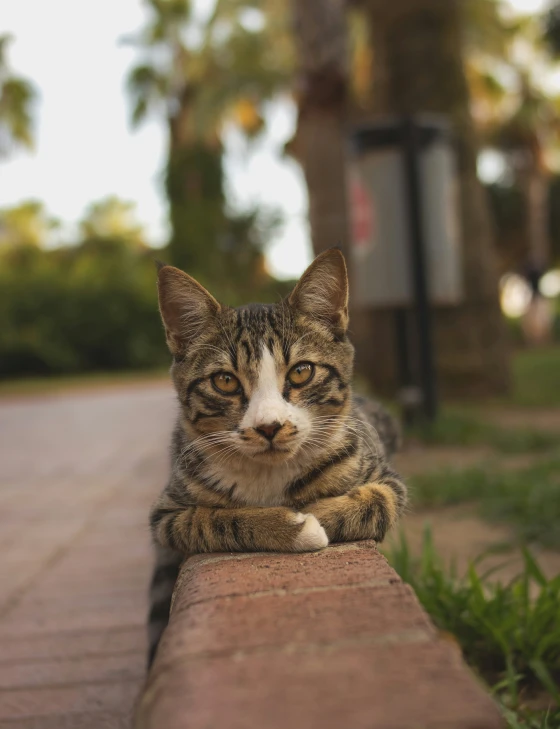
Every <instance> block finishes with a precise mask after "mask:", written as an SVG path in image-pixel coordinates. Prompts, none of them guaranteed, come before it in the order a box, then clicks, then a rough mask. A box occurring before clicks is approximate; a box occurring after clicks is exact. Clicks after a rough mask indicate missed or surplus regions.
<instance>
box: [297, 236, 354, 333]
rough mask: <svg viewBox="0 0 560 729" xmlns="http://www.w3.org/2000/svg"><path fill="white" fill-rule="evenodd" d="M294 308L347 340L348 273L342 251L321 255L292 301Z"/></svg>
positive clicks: (332, 250) (307, 272) (312, 265)
mask: <svg viewBox="0 0 560 729" xmlns="http://www.w3.org/2000/svg"><path fill="white" fill-rule="evenodd" d="M288 302H289V304H290V305H291V306H293V307H294V308H296V309H298V310H299V311H301V312H302V313H304V314H307V315H308V316H310V317H314V318H317V319H319V320H321V321H322V322H324V323H325V324H326V325H327V326H328V327H329V328H330V329H332V330H333V332H334V334H335V336H337V337H343V336H344V335H345V334H346V331H347V329H348V273H347V270H346V262H345V260H344V256H343V255H342V253H341V252H340V251H339V250H338V248H331V249H329V250H328V251H325V252H324V253H321V254H320V255H318V256H317V258H316V259H315V260H314V261H313V263H312V264H311V265H310V266H309V268H308V269H307V270H306V271H305V273H304V274H303V276H302V277H301V278H300V280H299V283H298V284H297V286H296V287H295V289H294V290H293V291H292V293H291V294H290V296H289V297H288Z"/></svg>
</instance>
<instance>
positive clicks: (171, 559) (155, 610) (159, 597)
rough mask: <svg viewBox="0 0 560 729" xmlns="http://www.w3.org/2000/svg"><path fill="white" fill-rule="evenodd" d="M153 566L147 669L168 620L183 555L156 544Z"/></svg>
mask: <svg viewBox="0 0 560 729" xmlns="http://www.w3.org/2000/svg"><path fill="white" fill-rule="evenodd" d="M155 557H156V560H155V566H154V573H153V576H152V581H151V583H150V612H149V616H148V669H149V668H150V666H151V665H152V662H153V660H154V658H155V655H156V651H157V647H158V645H159V641H160V639H161V636H162V634H163V631H164V630H165V628H166V627H167V623H168V621H169V611H170V609H171V596H172V595H173V588H174V587H175V582H176V581H177V577H178V575H179V569H180V567H181V562H182V561H183V559H184V557H183V555H181V554H178V553H177V552H174V551H173V550H171V549H165V548H164V547H160V546H159V545H156V547H155Z"/></svg>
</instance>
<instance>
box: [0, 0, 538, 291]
mask: <svg viewBox="0 0 560 729" xmlns="http://www.w3.org/2000/svg"><path fill="white" fill-rule="evenodd" d="M202 1H203V0H199V2H202ZM511 1H512V4H513V5H515V7H516V9H519V10H520V11H522V12H536V11H538V10H540V9H542V7H543V5H544V4H545V2H546V0H511ZM0 17H1V18H2V32H9V33H11V34H12V35H13V36H14V41H13V43H12V44H11V46H10V48H9V60H10V64H11V66H12V67H13V69H14V70H16V71H17V73H18V75H22V76H25V77H27V78H29V79H31V80H32V81H33V83H34V84H35V86H36V88H37V89H38V91H39V105H38V109H37V118H38V122H37V126H36V132H37V141H36V149H35V151H34V152H33V153H31V154H30V153H26V152H18V153H16V154H15V155H14V156H13V157H12V158H11V159H9V160H8V161H3V162H2V164H1V167H0V208H2V207H6V206H9V205H14V204H17V203H19V202H21V201H23V200H27V199H32V198H34V199H39V200H42V201H44V203H45V205H46V207H47V210H48V211H49V213H51V214H52V215H53V216H54V217H56V218H58V219H60V220H61V221H62V222H63V224H64V226H65V228H64V230H65V233H66V236H67V237H68V239H69V240H70V239H71V237H72V234H73V232H74V230H75V229H76V224H77V222H78V221H79V219H80V218H81V217H82V216H83V214H84V212H85V210H86V208H87V207H88V206H89V204H90V203H91V202H93V201H95V200H99V199H101V198H103V197H106V196H107V195H112V194H114V195H117V196H118V197H120V198H123V199H125V200H131V201H134V202H135V203H136V204H137V206H138V207H137V211H138V217H139V219H140V221H141V222H142V223H143V224H144V225H145V227H146V230H147V232H148V237H149V240H150V242H151V243H152V244H154V245H162V244H163V243H164V242H165V240H166V237H167V234H168V229H167V209H166V205H165V199H164V195H163V185H162V173H163V169H164V164H165V150H166V139H165V128H164V126H163V124H162V123H161V122H160V121H157V120H155V119H154V120H151V121H149V122H147V123H145V124H144V125H143V126H142V127H141V128H139V129H138V130H132V129H131V127H130V124H129V121H128V119H129V106H128V104H127V98H126V95H125V89H124V86H125V78H126V75H127V72H128V70H129V69H130V68H131V67H132V66H133V64H134V63H135V61H136V60H137V59H138V55H137V51H136V50H135V49H134V48H132V47H130V46H129V45H126V44H123V43H122V42H121V41H122V38H123V36H126V35H129V34H131V33H134V31H136V30H138V29H139V28H140V27H141V26H142V24H143V22H144V20H145V12H144V9H143V6H142V2H141V0H80V1H79V2H77V0H48V2H46V0H0ZM266 117H267V119H268V121H269V124H268V125H267V131H266V134H265V135H263V138H262V139H259V141H258V143H256V144H254V145H253V146H252V147H248V146H247V144H246V142H245V141H244V140H243V139H242V138H241V137H240V136H239V135H238V134H236V133H235V132H234V131H233V130H230V132H228V134H227V135H226V140H225V141H226V150H227V154H226V163H225V170H226V175H227V190H228V196H229V199H230V201H231V203H232V205H233V207H234V208H236V209H238V210H243V209H247V208H250V207H251V206H253V205H256V204H259V205H262V206H264V207H268V208H276V209H280V210H281V211H282V213H283V217H284V221H285V222H284V226H283V227H282V229H281V230H280V231H279V232H278V233H277V234H276V237H275V238H274V239H273V240H272V241H271V242H270V245H269V248H268V250H267V260H268V264H269V269H270V270H271V272H272V273H273V274H275V275H277V276H278V277H280V278H295V277H297V276H299V275H300V274H301V272H302V271H303V270H304V268H305V266H306V265H307V264H308V263H309V262H310V260H311V256H312V253H311V245H310V239H309V227H308V224H307V193H306V189H305V183H304V179H303V175H302V173H301V170H300V169H299V167H298V165H297V163H296V162H294V161H293V160H291V159H286V158H283V157H282V154H281V150H282V147H283V144H284V142H285V141H287V140H288V139H289V138H290V137H291V135H292V134H293V131H294V128H295V123H296V113H295V109H294V108H293V105H292V104H291V102H289V101H286V100H284V101H279V102H277V103H274V104H270V105H269V106H268V107H267V112H266Z"/></svg>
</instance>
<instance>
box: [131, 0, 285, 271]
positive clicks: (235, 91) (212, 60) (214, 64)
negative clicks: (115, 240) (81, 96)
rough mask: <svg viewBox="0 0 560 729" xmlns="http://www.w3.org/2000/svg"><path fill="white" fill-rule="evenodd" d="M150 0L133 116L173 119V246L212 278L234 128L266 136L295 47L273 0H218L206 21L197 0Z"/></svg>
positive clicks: (180, 260) (177, 255) (184, 262)
mask: <svg viewBox="0 0 560 729" xmlns="http://www.w3.org/2000/svg"><path fill="white" fill-rule="evenodd" d="M146 4H147V6H148V8H149V10H150V12H151V21H150V22H149V24H148V25H147V27H146V28H145V29H144V31H143V33H142V34H141V36H140V37H139V38H136V39H134V42H135V43H136V44H137V45H139V46H140V48H141V49H142V52H143V54H144V58H143V61H142V62H141V63H140V65H138V66H137V67H136V68H134V69H133V70H132V71H131V73H130V76H129V80H128V90H129V94H130V97H131V100H132V104H133V113H132V120H133V123H135V124H139V123H141V122H142V121H143V120H144V119H145V118H146V117H147V116H148V114H150V113H153V112H155V113H158V114H160V115H164V116H165V118H166V120H167V126H168V140H169V142H168V163H167V171H166V190H167V196H168V200H169V206H170V218H171V225H172V237H171V242H170V250H169V252H170V256H171V259H172V261H173V262H174V263H176V264H177V265H179V266H182V267H184V268H187V269H188V270H190V271H194V272H195V273H198V274H199V275H202V277H204V275H205V274H207V273H208V267H209V266H210V265H211V259H212V258H213V257H214V258H215V257H216V256H217V255H219V243H220V239H223V237H224V235H225V231H226V229H227V227H228V225H227V221H226V216H225V212H224V206H225V199H224V198H225V195H224V180H223V171H222V145H221V132H222V130H223V127H224V124H226V123H227V122H228V121H229V122H232V123H236V124H237V125H238V126H240V127H241V128H242V129H243V130H244V131H245V132H246V134H247V135H248V136H251V135H254V134H256V133H258V131H259V130H260V128H261V126H262V123H263V121H262V118H261V115H260V105H261V103H262V101H263V100H264V99H267V98H270V97H271V96H272V95H273V94H274V93H276V92H277V91H278V89H279V88H282V87H284V86H285V85H286V82H287V78H288V77H289V74H288V69H289V58H290V48H289V44H288V43H287V41H286V38H287V34H286V31H285V28H283V27H280V26H279V24H278V23H279V21H281V19H282V14H281V13H279V12H278V5H277V4H276V3H275V2H274V1H273V0H261V2H259V3H254V4H253V5H252V7H251V9H248V7H247V4H246V3H245V2H241V0H217V2H215V3H214V6H213V8H212V11H211V12H210V14H208V15H206V17H204V18H196V17H194V14H193V7H192V3H191V2H189V0H146ZM265 11H266V14H265ZM273 37H274V42H272V38H273ZM205 269H206V270H205Z"/></svg>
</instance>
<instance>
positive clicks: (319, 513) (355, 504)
mask: <svg viewBox="0 0 560 729" xmlns="http://www.w3.org/2000/svg"><path fill="white" fill-rule="evenodd" d="M405 505H406V487H405V486H404V484H403V483H402V482H401V481H400V479H398V477H396V475H393V474H391V477H387V478H385V479H384V480H383V481H376V482H374V483H366V484H364V485H363V486H357V487H355V488H353V489H350V491H348V492H347V493H346V494H343V495H342V496H332V497H328V498H325V499H319V500H318V501H315V502H313V503H311V504H309V505H307V506H306V507H305V508H303V509H302V511H304V512H305V513H307V514H313V516H315V517H316V518H317V519H318V520H319V522H320V524H321V526H322V527H324V529H325V531H326V533H327V536H328V538H329V542H352V541H359V540H362V539H375V540H376V541H377V542H382V541H383V539H384V538H385V535H386V533H387V532H388V530H389V529H390V528H391V527H392V526H394V525H395V523H396V522H397V520H398V518H399V516H400V515H401V513H402V512H403V510H404V507H405Z"/></svg>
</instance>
